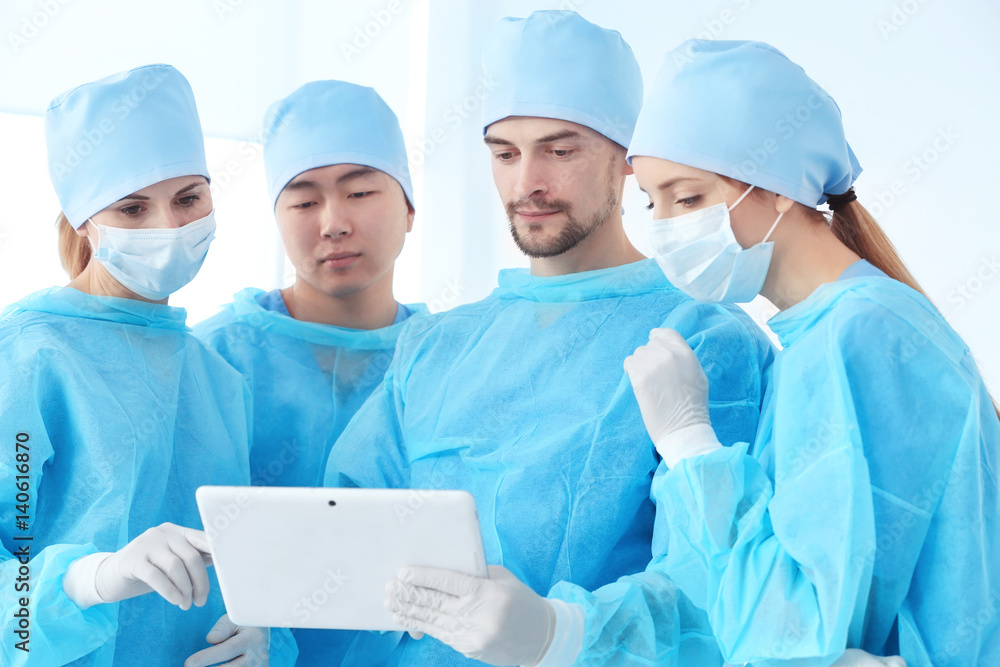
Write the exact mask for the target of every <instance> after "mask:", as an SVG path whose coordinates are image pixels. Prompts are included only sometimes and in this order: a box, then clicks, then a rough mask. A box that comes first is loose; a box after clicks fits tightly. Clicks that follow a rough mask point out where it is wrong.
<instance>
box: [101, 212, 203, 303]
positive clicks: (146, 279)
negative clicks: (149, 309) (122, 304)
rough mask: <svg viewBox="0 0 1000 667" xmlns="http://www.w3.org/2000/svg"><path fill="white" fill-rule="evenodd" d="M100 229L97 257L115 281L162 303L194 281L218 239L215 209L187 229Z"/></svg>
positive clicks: (142, 295)
mask: <svg viewBox="0 0 1000 667" xmlns="http://www.w3.org/2000/svg"><path fill="white" fill-rule="evenodd" d="M91 222H92V223H93V224H94V226H95V227H97V232H98V241H97V247H96V248H95V251H94V258H95V259H96V260H97V261H99V262H100V263H101V264H102V265H103V266H104V268H106V269H107V270H108V273H110V274H111V275H112V276H113V277H114V278H115V280H117V281H118V282H120V283H121V284H122V285H124V286H125V287H127V288H128V289H130V290H132V291H133V292H135V293H136V294H138V295H139V296H141V297H145V298H147V299H150V300H152V301H160V300H161V299H166V298H167V297H168V296H170V295H171V294H173V293H174V292H176V291H177V290H179V289H180V288H182V287H184V286H185V285H187V284H188V283H189V282H191V280H192V279H194V277H195V275H196V274H197V273H198V269H200V268H201V265H202V263H203V262H204V261H205V255H207V254H208V246H209V245H210V244H211V243H212V239H213V238H215V210H214V209H213V210H212V212H211V213H209V214H208V215H206V216H205V217H204V218H201V219H199V220H195V221H194V222H189V223H188V224H186V225H184V226H183V227H176V228H170V229H122V228H120V227H108V226H106V225H98V224H97V223H95V222H94V221H93V220H91Z"/></svg>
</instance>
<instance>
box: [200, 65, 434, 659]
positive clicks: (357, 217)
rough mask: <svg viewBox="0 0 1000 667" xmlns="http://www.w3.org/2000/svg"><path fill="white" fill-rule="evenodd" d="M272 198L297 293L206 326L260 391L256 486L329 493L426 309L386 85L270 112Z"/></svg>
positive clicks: (312, 649) (306, 635)
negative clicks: (407, 325) (365, 412)
mask: <svg viewBox="0 0 1000 667" xmlns="http://www.w3.org/2000/svg"><path fill="white" fill-rule="evenodd" d="M265 124H266V138H265V143H264V163H265V167H266V171H267V181H268V188H269V194H270V199H271V203H272V205H273V207H274V213H275V217H276V218H277V221H278V226H279V228H280V230H281V233H282V239H283V241H284V243H285V249H286V251H287V252H288V254H289V257H290V259H291V260H292V264H293V265H294V266H295V269H296V277H295V283H294V284H293V285H292V286H291V287H288V288H286V289H284V290H273V291H270V292H264V291H262V290H258V289H253V288H248V289H245V290H243V291H241V292H239V293H238V294H236V296H235V298H234V301H233V303H231V304H229V305H228V306H226V307H225V308H224V309H223V310H222V311H221V312H220V313H218V314H217V315H215V316H214V317H212V318H210V319H209V320H207V321H205V322H203V323H201V324H200V325H198V326H197V327H195V334H196V335H197V336H198V337H200V338H201V339H202V340H203V341H204V342H205V343H206V344H207V345H208V346H209V347H211V348H213V349H214V350H216V351H217V352H219V353H220V354H221V355H222V356H223V357H224V358H225V359H226V360H227V361H228V362H229V363H230V364H232V365H233V366H234V367H236V369H237V370H239V371H240V373H242V374H243V376H244V377H245V378H246V380H247V382H248V384H249V385H250V388H251V392H252V394H253V407H254V411H253V413H254V422H253V436H252V444H251V449H250V474H251V481H252V483H253V484H255V485H265V486H319V485H321V483H322V479H323V471H324V468H325V466H326V460H327V457H328V456H329V455H330V450H331V448H332V447H333V443H334V442H335V441H336V440H337V437H338V436H339V435H340V433H341V431H343V429H344V427H345V426H346V425H347V423H348V421H350V419H351V417H352V416H353V415H354V413H355V411H357V409H358V407H360V406H361V404H362V403H363V402H364V400H365V399H366V398H368V396H369V395H370V394H371V392H372V390H373V389H374V388H375V387H376V386H378V384H379V383H380V382H381V381H382V375H383V374H384V372H385V369H386V368H387V367H388V365H389V362H390V361H391V359H392V353H393V349H394V348H395V345H396V337H397V336H398V335H399V331H400V329H401V328H402V326H403V324H402V323H403V322H404V321H405V320H407V318H409V317H410V316H411V315H413V314H422V313H426V310H427V309H426V307H425V306H423V305H422V304H411V305H409V306H405V305H402V304H399V303H397V302H396V300H395V298H394V297H393V292H392V277H393V264H394V262H395V260H396V257H397V256H398V255H399V253H400V251H401V250H402V246H403V239H404V237H405V235H406V233H407V232H409V231H410V229H411V227H412V224H413V216H414V209H413V191H412V186H411V185H410V175H409V170H408V168H407V162H406V149H405V146H404V143H403V134H402V131H401V130H400V127H399V123H398V121H397V120H396V116H395V114H393V112H392V110H391V109H390V108H389V107H388V105H386V103H385V102H384V101H383V100H382V98H381V97H380V96H379V95H378V93H376V92H375V91H374V90H373V89H371V88H367V87H364V86H358V85H355V84H351V83H346V82H343V81H313V82H310V83H307V84H305V85H304V86H302V87H300V88H299V89H298V90H296V91H295V92H293V93H292V94H291V95H289V96H288V97H287V98H285V99H283V100H280V101H278V102H276V103H275V104H274V105H273V106H272V107H271V109H270V110H269V112H268V114H267V118H266V121H265ZM296 640H297V642H298V644H299V660H300V663H302V664H316V663H317V661H318V660H319V659H320V656H322V659H323V661H325V662H329V661H333V660H334V658H333V655H332V653H334V652H335V649H334V647H333V644H332V643H331V642H333V641H334V639H333V638H332V637H331V633H330V632H323V631H309V630H302V631H297V632H296Z"/></svg>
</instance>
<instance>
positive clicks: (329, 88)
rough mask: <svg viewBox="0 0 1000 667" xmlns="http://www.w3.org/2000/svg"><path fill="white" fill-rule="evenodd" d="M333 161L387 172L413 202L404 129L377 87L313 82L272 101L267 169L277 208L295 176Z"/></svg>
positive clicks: (266, 145) (267, 121) (267, 124)
mask: <svg viewBox="0 0 1000 667" xmlns="http://www.w3.org/2000/svg"><path fill="white" fill-rule="evenodd" d="M334 164H360V165H364V166H366V167H372V168H373V169H378V170H379V171H383V172H385V173H386V174H388V175H389V176H392V177H393V178H394V179H396V181H397V182H398V183H399V185H400V186H401V187H402V188H403V193H404V194H405V195H406V199H407V201H409V202H410V206H413V186H412V185H411V184H410V168H409V164H408V162H407V157H406V144H405V142H404V141H403V131H402V130H401V129H400V127H399V121H398V120H397V119H396V114H394V113H393V112H392V109H390V108H389V105H387V104H386V103H385V101H384V100H383V99H382V98H381V97H379V94H378V93H376V92H375V89H374V88H368V87H366V86H358V85H355V84H353V83H347V82H346V81H311V82H309V83H307V84H304V85H303V86H301V87H300V88H299V89H298V90H296V91H295V92H293V93H292V94H291V95H289V96H288V97H286V98H284V99H283V100H278V101H277V102H275V103H274V104H272V105H271V108H269V109H268V110H267V115H266V117H265V119H264V169H265V171H266V172H267V191H268V194H269V195H270V197H271V208H272V209H273V208H274V206H275V204H277V202H278V195H280V194H281V191H282V190H283V189H284V188H285V186H286V185H288V183H289V182H290V181H291V180H292V179H293V178H295V177H296V176H298V175H299V174H301V173H302V172H304V171H309V170H310V169H316V168H317V167H328V166H330V165H334Z"/></svg>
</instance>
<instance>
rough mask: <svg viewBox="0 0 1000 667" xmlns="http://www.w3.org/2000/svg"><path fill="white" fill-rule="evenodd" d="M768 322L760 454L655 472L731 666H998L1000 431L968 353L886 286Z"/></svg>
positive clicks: (682, 555) (906, 293)
mask: <svg viewBox="0 0 1000 667" xmlns="http://www.w3.org/2000/svg"><path fill="white" fill-rule="evenodd" d="M769 324H770V326H771V328H772V329H773V330H774V331H775V332H776V333H777V334H778V336H779V337H780V340H781V342H782V345H783V346H784V350H783V351H782V352H780V353H779V354H778V358H777V360H776V362H775V364H774V374H773V380H772V384H771V389H770V391H769V392H768V395H767V397H766V399H765V408H764V414H763V416H762V419H761V425H760V428H759V430H758V432H757V438H756V440H755V441H752V442H753V446H752V447H748V446H747V445H746V444H745V443H744V444H740V445H737V446H734V447H732V448H730V449H724V450H719V451H716V452H713V453H711V454H708V455H705V456H701V457H697V458H693V459H687V460H685V461H684V462H682V463H681V464H679V465H678V466H676V467H675V468H673V469H672V470H670V471H669V472H666V471H665V470H660V471H658V473H657V478H656V481H655V482H654V485H653V488H654V497H655V499H656V500H657V505H658V508H660V510H661V511H662V512H663V515H664V516H665V517H666V519H665V523H666V524H667V527H666V528H665V529H664V530H663V531H660V534H659V536H658V537H659V538H660V539H661V540H663V539H665V540H666V541H667V542H668V543H669V547H668V549H669V551H668V556H667V562H666V567H667V572H668V573H669V574H670V576H671V577H673V578H674V580H675V581H676V582H677V583H678V585H680V587H681V588H682V590H683V591H684V592H685V593H686V594H687V595H688V596H689V597H690V599H691V600H692V601H693V602H694V603H696V604H697V605H698V606H700V607H702V608H704V609H706V610H708V612H709V616H710V619H711V623H712V627H713V628H714V630H715V632H716V635H717V637H718V639H719V642H720V644H721V645H722V647H723V654H724V655H725V656H726V658H727V659H728V660H731V661H734V662H743V661H751V662H755V664H757V662H756V661H761V662H763V661H765V660H767V659H771V658H800V659H802V662H801V664H829V663H830V662H832V661H833V659H834V658H835V657H836V656H838V655H839V654H840V653H841V652H842V651H843V649H844V647H845V646H848V647H858V648H863V649H865V650H867V651H869V652H871V653H875V654H881V655H889V654H900V655H902V656H903V657H904V658H905V659H906V660H907V662H908V664H909V666H910V667H920V666H923V665H932V664H933V665H935V666H941V665H956V666H957V665H1000V530H998V524H997V521H998V517H1000V500H998V492H997V491H998V490H997V476H998V474H1000V468H998V454H1000V453H998V451H997V447H998V443H1000V423H998V420H997V415H996V413H995V411H994V409H993V405H992V404H991V402H990V398H989V396H988V395H987V392H986V389H985V387H984V385H983V382H982V380H981V379H980V376H979V373H978V371H977V369H976V365H975V363H974V361H973V358H972V355H971V354H970V353H969V350H968V348H967V347H966V346H965V344H964V343H963V342H962V340H961V339H960V338H959V337H958V335H957V334H956V333H955V332H954V331H953V330H952V329H951V327H949V326H948V324H947V323H946V322H945V320H944V319H943V318H942V317H941V315H940V314H939V313H938V311H937V310H935V309H934V307H933V306H932V305H931V304H930V303H929V302H928V301H927V300H926V299H925V298H924V297H922V296H921V295H919V294H918V293H916V292H915V291H913V290H911V289H910V288H908V287H906V286H904V285H902V284H901V283H898V282H896V281H894V280H891V279H889V278H885V277H864V278H855V279H848V280H840V281H838V282H835V283H830V284H826V285H823V286H821V287H820V288H818V289H817V290H816V291H815V292H814V293H813V294H812V295H811V296H810V297H809V298H808V299H806V300H805V301H803V302H801V303H799V304H797V305H795V306H793V307H791V308H789V309H788V310H786V311H784V312H782V313H780V314H779V315H777V316H775V317H774V318H772V319H771V320H770V322H769ZM817 657H822V659H819V660H817V659H815V658H817ZM810 658H813V659H811V660H810Z"/></svg>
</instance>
